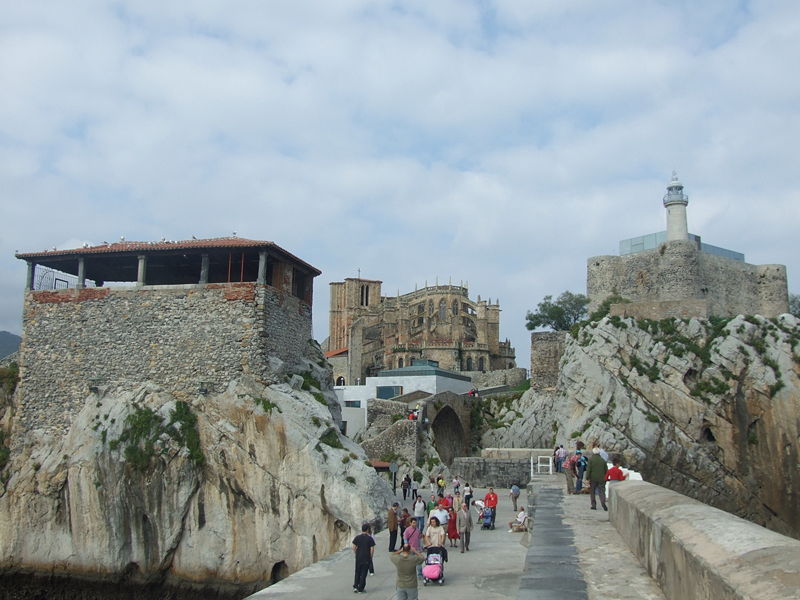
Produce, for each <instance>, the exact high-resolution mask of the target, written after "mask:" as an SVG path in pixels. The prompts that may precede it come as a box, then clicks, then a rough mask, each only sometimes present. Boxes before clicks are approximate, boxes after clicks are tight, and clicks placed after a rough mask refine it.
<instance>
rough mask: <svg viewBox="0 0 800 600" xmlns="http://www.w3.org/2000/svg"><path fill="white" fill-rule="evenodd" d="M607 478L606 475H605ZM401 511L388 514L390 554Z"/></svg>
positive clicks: (395, 541)
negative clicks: (398, 513)
mask: <svg viewBox="0 0 800 600" xmlns="http://www.w3.org/2000/svg"><path fill="white" fill-rule="evenodd" d="M603 477H605V475H603ZM399 510H400V504H399V503H397V502H395V503H394V504H392V506H391V508H390V509H389V511H388V512H387V514H386V525H387V528H388V529H389V552H394V547H395V544H397V521H398V515H397V511H399Z"/></svg>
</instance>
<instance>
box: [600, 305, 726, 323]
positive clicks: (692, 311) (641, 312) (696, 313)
mask: <svg viewBox="0 0 800 600" xmlns="http://www.w3.org/2000/svg"><path fill="white" fill-rule="evenodd" d="M608 314H609V315H611V316H612V317H613V316H617V317H633V318H634V319H653V320H656V321H658V320H661V319H669V318H670V317H672V318H675V319H689V318H691V317H700V318H703V319H705V318H708V317H709V316H710V314H711V312H710V306H709V303H708V300H662V301H660V302H659V301H644V302H629V303H620V304H612V305H611V308H610V310H609V312H608Z"/></svg>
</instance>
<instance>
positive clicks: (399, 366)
mask: <svg viewBox="0 0 800 600" xmlns="http://www.w3.org/2000/svg"><path fill="white" fill-rule="evenodd" d="M403 364H404V363H403V359H402V358H398V359H397V368H398V369H402V368H403Z"/></svg>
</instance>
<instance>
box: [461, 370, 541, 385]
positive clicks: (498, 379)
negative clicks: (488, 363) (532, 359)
mask: <svg viewBox="0 0 800 600" xmlns="http://www.w3.org/2000/svg"><path fill="white" fill-rule="evenodd" d="M461 375H466V376H467V377H469V378H470V379H472V383H473V385H474V386H475V387H476V388H478V389H484V388H490V387H497V386H500V385H507V386H509V387H514V386H516V385H519V384H520V383H522V382H523V381H525V379H527V377H528V374H527V373H526V372H525V369H523V368H519V367H518V368H514V369H502V370H500V371H461Z"/></svg>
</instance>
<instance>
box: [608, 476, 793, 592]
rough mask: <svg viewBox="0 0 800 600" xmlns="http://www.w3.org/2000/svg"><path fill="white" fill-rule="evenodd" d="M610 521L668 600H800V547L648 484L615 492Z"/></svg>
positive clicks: (627, 483) (624, 484) (633, 483)
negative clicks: (727, 599) (792, 599)
mask: <svg viewBox="0 0 800 600" xmlns="http://www.w3.org/2000/svg"><path fill="white" fill-rule="evenodd" d="M609 505H610V508H611V512H610V515H609V517H610V520H611V522H612V523H613V524H614V527H616V529H617V531H618V532H619V534H620V535H621V536H622V538H623V539H624V540H625V542H626V543H627V544H628V546H629V547H630V549H631V551H632V552H633V554H634V555H636V557H637V558H638V559H639V562H641V564H642V566H644V568H645V569H646V570H647V571H648V573H649V574H650V576H651V577H652V578H653V579H654V580H656V582H657V583H658V584H659V585H660V586H661V588H662V589H663V591H664V595H665V596H666V597H667V598H693V599H696V600H706V599H707V600H717V599H719V598H730V599H737V600H740V599H741V600H744V599H748V600H756V599H758V600H779V599H781V600H783V599H787V598H800V542H799V541H797V540H793V539H791V538H788V537H785V536H783V535H780V534H778V533H775V532H772V531H769V530H767V529H764V528H763V527H760V526H758V525H756V524H755V523H751V522H749V521H745V520H744V519H740V518H739V517H736V516H734V515H731V514H730V513H726V512H724V511H721V510H718V509H716V508H712V507H710V506H707V505H705V504H702V503H700V502H698V501H696V500H692V499H691V498H688V497H686V496H682V495H681V494H678V493H677V492H673V491H671V490H667V489H665V488H662V487H658V486H656V485H653V484H651V483H647V482H644V481H624V482H620V483H614V484H612V485H611V498H610V501H609Z"/></svg>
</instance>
